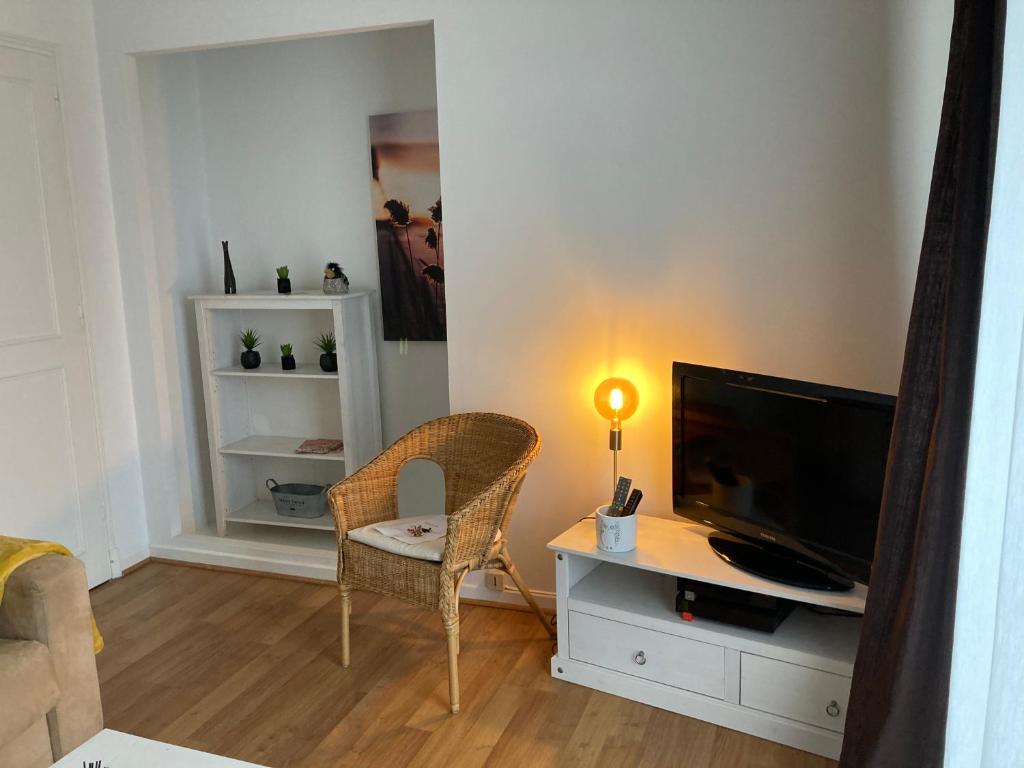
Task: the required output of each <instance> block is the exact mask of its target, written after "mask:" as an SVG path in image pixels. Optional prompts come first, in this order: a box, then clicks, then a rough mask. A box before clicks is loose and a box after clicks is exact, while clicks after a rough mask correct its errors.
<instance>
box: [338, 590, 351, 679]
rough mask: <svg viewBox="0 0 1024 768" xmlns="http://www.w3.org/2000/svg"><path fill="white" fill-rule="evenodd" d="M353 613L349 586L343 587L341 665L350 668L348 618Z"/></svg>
mask: <svg viewBox="0 0 1024 768" xmlns="http://www.w3.org/2000/svg"><path fill="white" fill-rule="evenodd" d="M351 613H352V598H351V592H350V591H349V588H348V587H346V586H342V587H341V666H343V667H345V668H346V669H347V668H348V665H349V661H350V659H349V652H350V648H349V639H348V620H349V615H350V614H351Z"/></svg>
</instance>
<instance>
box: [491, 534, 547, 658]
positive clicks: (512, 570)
mask: <svg viewBox="0 0 1024 768" xmlns="http://www.w3.org/2000/svg"><path fill="white" fill-rule="evenodd" d="M498 559H499V560H500V561H501V564H502V565H503V566H504V570H505V573H507V574H508V575H509V576H511V577H512V581H513V582H515V585H516V589H518V590H519V594H521V595H522V596H523V599H524V600H526V602H527V603H528V604H529V606H530V608H532V609H533V612H534V613H535V614H536V615H537V619H538V620H539V621H540V623H541V624H542V625H543V626H544V631H545V632H547V633H548V636H549V637H550V638H551V639H552V640H554V639H555V630H554V629H553V628H552V626H551V622H549V621H548V617H547V616H545V615H544V613H543V611H541V609H540V606H539V605H537V601H536V600H534V599H533V593H532V592H530V588H529V587H528V586H526V582H525V581H523V577H522V576H520V575H519V569H517V568H516V564H515V563H513V562H512V558H511V557H509V555H508V554H507V553H502V554H501V555H499V556H498Z"/></svg>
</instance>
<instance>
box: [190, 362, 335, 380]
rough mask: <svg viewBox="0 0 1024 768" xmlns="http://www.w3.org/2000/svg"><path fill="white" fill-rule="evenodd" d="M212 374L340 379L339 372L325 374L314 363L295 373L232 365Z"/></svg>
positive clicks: (270, 377) (299, 366)
mask: <svg viewBox="0 0 1024 768" xmlns="http://www.w3.org/2000/svg"><path fill="white" fill-rule="evenodd" d="M210 373H212V374H213V375H214V376H254V377H256V378H260V377H263V378H266V379H333V380H335V381H337V379H338V374H337V372H335V373H324V372H323V371H321V370H320V366H319V365H313V364H312V363H303V364H302V365H298V366H296V367H295V370H294V371H285V370H283V369H281V368H277V367H268V368H252V369H246V368H243V367H242V366H240V365H232V366H231V367H230V368H215V369H214V370H212V371H210Z"/></svg>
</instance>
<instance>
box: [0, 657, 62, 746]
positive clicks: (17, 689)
mask: <svg viewBox="0 0 1024 768" xmlns="http://www.w3.org/2000/svg"><path fill="white" fill-rule="evenodd" d="M59 697H60V689H59V688H58V687H57V680H56V678H54V676H53V664H51V663H50V651H49V650H48V649H47V648H46V646H45V645H43V644H42V643H37V642H35V641H34V640H0V745H3V744H6V743H8V742H9V741H13V740H14V739H15V737H17V736H19V735H21V733H22V732H24V731H26V730H27V729H28V728H29V727H30V726H31V725H32V724H33V723H35V722H36V721H37V720H38V719H39V718H41V717H46V713H47V712H49V711H50V710H51V709H53V707H54V706H55V705H56V704H57V699H58V698H59Z"/></svg>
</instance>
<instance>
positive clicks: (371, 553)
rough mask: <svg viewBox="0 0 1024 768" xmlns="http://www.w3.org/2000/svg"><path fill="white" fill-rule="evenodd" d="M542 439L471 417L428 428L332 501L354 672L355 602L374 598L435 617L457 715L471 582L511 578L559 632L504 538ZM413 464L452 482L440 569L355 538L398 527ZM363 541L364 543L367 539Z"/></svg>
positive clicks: (519, 426) (345, 649)
mask: <svg viewBox="0 0 1024 768" xmlns="http://www.w3.org/2000/svg"><path fill="white" fill-rule="evenodd" d="M539 452H540V437H539V436H538V435H537V432H536V431H535V430H534V429H533V427H531V426H530V425H529V424H527V423H526V422H524V421H520V420H519V419H514V418H511V417H509V416H502V415H499V414H493V413H464V414H456V415H453V416H446V417H444V418H440V419H435V420H434V421H430V422H427V423H426V424H423V425H422V426H420V427H417V428H416V429H414V430H412V431H411V432H409V433H408V434H407V435H405V436H404V437H402V438H400V439H399V440H398V441H397V442H396V443H394V445H392V446H391V447H389V448H387V449H386V450H385V451H384V452H383V453H382V454H380V455H379V456H377V457H376V458H375V459H373V460H372V461H370V462H369V463H368V464H366V465H365V466H363V467H362V468H361V469H359V470H358V471H357V472H355V473H354V474H353V475H351V476H350V477H348V478H346V479H345V480H343V481H342V482H340V483H338V484H337V485H335V486H334V487H333V488H332V489H331V490H330V492H329V499H330V504H331V510H332V512H333V514H334V522H335V527H336V530H337V536H338V586H339V589H340V591H341V657H342V664H343V666H345V667H347V666H348V665H349V614H350V612H351V601H350V593H351V590H353V589H361V590H367V591H370V592H377V593H380V594H384V595H388V596H390V597H395V598H399V599H401V600H405V601H407V602H410V603H413V604H415V605H419V606H421V607H423V608H428V609H431V610H436V611H438V612H439V613H440V614H441V620H442V623H443V625H444V629H445V634H446V636H447V641H448V690H449V698H450V703H451V711H452V713H453V714H454V713H457V712H458V711H459V676H458V654H459V589H460V587H461V586H462V580H463V579H464V578H465V577H466V575H467V574H468V573H470V572H471V571H475V570H480V569H484V568H486V569H499V570H502V571H504V572H505V573H507V574H508V575H509V577H510V578H511V579H512V581H513V582H514V583H515V585H516V587H517V588H518V589H519V591H520V593H522V595H523V598H524V599H525V600H526V602H527V603H528V604H529V606H530V608H531V609H533V612H534V613H535V614H536V615H537V617H538V619H540V622H541V624H543V626H544V628H545V630H546V631H547V632H548V634H549V635H551V636H553V631H552V629H551V626H550V625H549V623H548V621H547V619H546V618H545V616H544V614H543V613H542V612H541V610H540V608H539V606H538V605H537V602H536V600H534V598H533V595H532V594H531V593H530V590H529V588H528V587H527V586H526V583H525V582H524V581H523V579H522V577H521V576H520V575H519V572H518V570H516V567H515V564H514V563H513V561H512V558H511V556H510V554H509V551H508V541H507V538H506V536H505V531H506V529H507V528H508V524H509V521H510V519H511V516H512V510H513V509H514V507H515V502H516V498H517V496H518V495H519V488H520V486H521V485H522V483H523V479H524V478H525V477H526V471H527V468H528V467H529V465H530V462H532V461H533V459H534V458H535V457H536V456H537V454H538V453H539ZM413 459H428V460H430V461H433V462H435V463H437V464H438V465H439V466H440V467H441V470H442V471H443V473H444V478H445V515H446V516H447V532H446V535H445V541H444V551H443V554H442V556H441V560H440V562H438V561H436V560H432V559H424V558H423V557H417V556H415V555H414V556H409V555H407V554H406V555H402V554H397V553H394V552H389V551H385V550H384V549H380V548H377V547H374V546H372V545H371V544H367V543H364V542H361V541H356V540H354V539H353V538H352V537H351V536H350V534H351V533H352V532H353V531H356V530H358V529H361V528H364V527H366V526H374V525H377V524H379V523H382V522H384V521H386V520H394V519H396V518H397V517H398V499H397V487H398V475H399V472H400V471H401V469H402V467H403V466H404V465H405V464H406V463H407V462H409V461H411V460H413ZM364 540H365V539H364Z"/></svg>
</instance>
